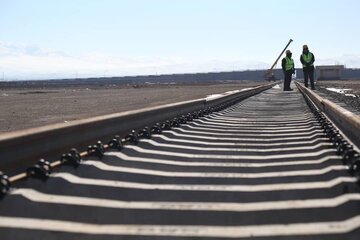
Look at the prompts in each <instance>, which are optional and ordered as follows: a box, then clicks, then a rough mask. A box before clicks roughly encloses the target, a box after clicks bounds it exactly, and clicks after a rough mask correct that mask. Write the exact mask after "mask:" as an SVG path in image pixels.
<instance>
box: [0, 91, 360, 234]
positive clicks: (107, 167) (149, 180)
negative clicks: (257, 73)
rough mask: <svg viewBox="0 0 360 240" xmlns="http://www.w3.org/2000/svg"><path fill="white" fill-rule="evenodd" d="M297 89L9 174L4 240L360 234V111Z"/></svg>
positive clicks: (239, 100) (237, 96)
mask: <svg viewBox="0 0 360 240" xmlns="http://www.w3.org/2000/svg"><path fill="white" fill-rule="evenodd" d="M297 86H298V88H297V89H295V91H293V92H283V91H281V90H280V88H277V87H276V86H275V87H272V86H270V85H269V86H266V87H265V88H259V89H260V90H259V91H256V92H252V94H251V95H253V96H251V97H249V94H247V93H248V92H249V91H253V90H248V91H244V92H240V93H234V94H230V95H227V96H225V97H220V98H216V99H211V100H209V99H208V100H207V103H206V104H208V105H206V104H205V106H206V108H198V107H195V108H194V106H195V105H196V104H198V102H199V101H195V102H196V103H194V102H191V104H190V105H191V106H192V107H190V109H192V110H193V109H195V112H194V111H192V114H185V115H183V117H178V118H177V119H176V120H174V119H173V118H171V119H170V120H171V121H167V122H166V121H163V122H162V124H158V125H155V126H154V127H153V128H150V129H143V130H141V131H139V132H132V133H130V134H128V135H125V134H124V136H125V137H124V138H118V137H117V138H114V139H113V140H112V141H110V142H109V143H107V144H102V143H97V144H95V145H91V146H89V148H88V151H86V152H81V153H79V152H77V151H75V150H72V151H70V152H69V154H67V155H63V156H62V159H61V160H60V161H53V162H52V163H47V162H44V161H41V162H39V163H37V164H36V165H35V166H33V167H30V168H28V169H27V172H26V173H17V174H15V175H13V176H12V177H10V178H6V177H5V176H4V174H3V175H1V176H2V181H1V187H2V192H3V197H2V199H1V200H0V237H1V239H24V238H26V239H39V238H43V239H242V238H251V239H359V235H360V186H359V167H360V158H359V154H358V151H359V149H358V146H359V145H358V142H357V141H358V137H359V136H360V135H358V131H359V129H360V128H358V125H357V124H359V116H354V115H351V114H350V113H348V112H344V111H343V110H342V109H341V108H338V107H337V106H333V105H331V103H329V102H327V100H325V99H320V98H319V96H317V95H316V93H314V92H312V91H309V90H306V89H304V88H303V87H302V86H301V85H300V84H297ZM271 87H272V88H271ZM245 95H246V97H248V98H246V99H245V97H244V96H245ZM224 99H226V100H224ZM187 104H189V103H187ZM194 104H195V105H194ZM196 106H198V105H196ZM201 106H202V107H204V104H203V103H202V105H201ZM208 106H211V109H209V108H208ZM174 108H176V106H172V107H171V108H170V109H174ZM181 109H182V108H181ZM186 109H189V105H186ZM338 111H340V113H339V112H338ZM166 112H168V110H166ZM176 112H177V113H179V112H181V110H179V109H177V110H176V111H175V113H174V114H175V115H176ZM136 114H139V113H135V118H134V119H136V118H138V117H139V115H136ZM181 114H183V113H181ZM150 115H151V114H150ZM343 115H344V116H343ZM113 117H114V116H113ZM153 117H155V116H153ZM130 119H131V118H130ZM150 119H151V118H150ZM102 120H103V119H102ZM102 120H101V121H102ZM345 123H346V124H345ZM92 124H93V123H92ZM129 125H131V123H129ZM345 125H346V126H345ZM104 126H105V125H104ZM131 127H133V126H131ZM86 131H87V130H86ZM43 134H45V135H49V134H50V133H49V132H47V131H45V133H43ZM67 134H68V137H69V136H71V134H70V133H67ZM30 135H31V134H30ZM50 135H51V134H50ZM60 135H61V134H60ZM20 137H22V138H24V137H29V136H28V135H21V136H20ZM102 137H103V135H102V136H101V137H99V139H100V138H102ZM29 138H30V139H31V137H29ZM74 138H77V137H74ZM14 139H15V140H14ZM8 141H15V142H19V141H20V140H19V139H16V137H14V136H12V137H11V138H10V137H8ZM69 141H70V140H69ZM0 143H1V142H0ZM3 143H6V139H4V140H3ZM29 144H30V143H29ZM33 144H34V146H36V143H35V142H33ZM66 146H67V145H66ZM79 146H81V144H79ZM49 149H53V148H51V147H49ZM59 149H63V147H59ZM51 151H53V152H57V151H58V149H55V150H51ZM44 154H45V153H44ZM46 154H48V153H46ZM8 155H9V154H8ZM8 155H7V156H8ZM32 156H35V155H34V154H32ZM6 163H7V165H5V166H4V168H5V169H10V170H11V166H10V165H11V164H10V165H9V164H8V162H6ZM18 163H23V162H22V160H21V159H20V160H19V161H18ZM51 170H52V171H51ZM10 184H11V186H10Z"/></svg>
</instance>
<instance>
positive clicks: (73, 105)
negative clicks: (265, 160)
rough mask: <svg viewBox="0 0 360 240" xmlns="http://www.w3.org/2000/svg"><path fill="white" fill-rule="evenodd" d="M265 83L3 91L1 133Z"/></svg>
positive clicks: (0, 96)
mask: <svg viewBox="0 0 360 240" xmlns="http://www.w3.org/2000/svg"><path fill="white" fill-rule="evenodd" d="M264 83H265V82H263V81H241V82H239V83H236V84H235V83H229V84H224V83H223V84H207V85H171V84H170V85H142V86H135V87H134V86H115V87H96V86H94V87H89V86H87V87H84V88H81V87H76V88H71V87H66V88H59V89H57V88H53V87H52V88H41V89H34V88H19V89H16V88H15V89H0V103H1V104H0V133H4V132H10V131H15V130H21V129H27V128H32V127H39V126H43V125H47V124H52V123H60V122H70V121H73V120H78V119H83V118H88V117H94V116H99V115H104V114H110V113H116V112H122V111H127V110H135V109H140V108H145V107H151V106H158V105H163V104H167V103H174V102H179V101H185V100H192V99H197V98H203V97H206V96H207V95H211V94H216V93H224V92H226V91H230V90H236V89H242V88H247V87H251V86H257V85H261V84H264Z"/></svg>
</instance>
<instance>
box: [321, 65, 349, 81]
mask: <svg viewBox="0 0 360 240" xmlns="http://www.w3.org/2000/svg"><path fill="white" fill-rule="evenodd" d="M344 69H345V66H344V65H323V66H316V76H317V79H318V80H339V79H341V78H342V74H343V71H344Z"/></svg>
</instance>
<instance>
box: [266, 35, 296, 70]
mask: <svg viewBox="0 0 360 240" xmlns="http://www.w3.org/2000/svg"><path fill="white" fill-rule="evenodd" d="M292 41H293V40H292V39H290V40H289V42H288V44H287V45H286V46H285V48H284V49H283V50H282V52H281V53H280V55H279V57H278V58H277V59H276V61H275V62H274V64H273V65H272V66H271V68H270V69H273V68H274V67H275V65H276V64H277V62H278V61H279V59H280V58H281V56H282V55H283V53H284V52H285V51H286V49H287V48H288V46H289V45H290V43H291V42H292Z"/></svg>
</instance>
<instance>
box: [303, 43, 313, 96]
mask: <svg viewBox="0 0 360 240" xmlns="http://www.w3.org/2000/svg"><path fill="white" fill-rule="evenodd" d="M300 62H301V63H302V65H303V72H304V84H305V87H309V84H308V81H309V79H310V86H311V89H313V90H314V89H315V85H314V70H315V67H314V62H315V56H314V54H313V53H311V52H309V48H308V46H307V45H304V46H303V52H302V54H301V56H300Z"/></svg>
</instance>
